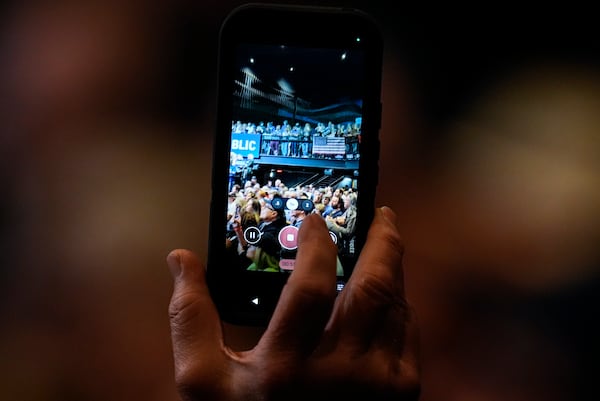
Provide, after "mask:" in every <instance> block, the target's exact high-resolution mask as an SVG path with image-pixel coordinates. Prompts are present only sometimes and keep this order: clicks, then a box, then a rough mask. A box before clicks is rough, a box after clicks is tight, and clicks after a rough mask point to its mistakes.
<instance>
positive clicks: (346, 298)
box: [330, 207, 406, 350]
mask: <svg viewBox="0 0 600 401" xmlns="http://www.w3.org/2000/svg"><path fill="white" fill-rule="evenodd" d="M395 220H396V215H395V214H394V212H393V211H392V210H391V209H389V208H387V207H383V208H380V209H378V210H377V212H376V214H375V218H374V219H373V223H372V225H371V227H370V229H369V234H368V237H367V242H366V244H365V246H364V248H363V250H362V252H361V254H360V257H359V260H358V262H357V264H356V267H355V269H354V271H353V272H352V276H351V277H350V280H349V281H348V284H347V285H346V287H345V288H344V290H343V291H342V292H341V294H340V296H339V299H338V302H337V304H336V309H335V311H334V314H333V318H332V321H331V325H330V328H331V329H332V330H333V335H334V336H335V333H342V335H343V337H344V339H345V341H346V342H347V343H348V344H350V345H351V346H352V347H354V348H356V349H357V350H361V349H365V348H366V347H368V346H369V345H370V344H371V342H372V341H373V340H374V337H375V336H376V335H378V330H380V328H381V327H382V325H383V322H384V320H385V319H386V315H387V314H388V312H389V311H390V310H393V309H397V308H400V309H404V308H405V306H406V305H405V304H406V302H405V299H404V277H403V269H402V256H403V253H404V247H403V243H402V238H401V237H400V234H399V232H398V230H397V228H396V225H395Z"/></svg>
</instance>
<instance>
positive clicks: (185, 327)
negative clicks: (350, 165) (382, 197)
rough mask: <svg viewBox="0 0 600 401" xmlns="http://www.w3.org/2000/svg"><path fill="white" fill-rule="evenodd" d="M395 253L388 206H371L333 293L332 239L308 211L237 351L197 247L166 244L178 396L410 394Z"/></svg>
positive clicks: (408, 313) (413, 343) (413, 326)
mask: <svg viewBox="0 0 600 401" xmlns="http://www.w3.org/2000/svg"><path fill="white" fill-rule="evenodd" d="M402 257H403V243H402V239H401V237H400V234H399V232H398V230H397V228H396V215H395V213H394V212H393V211H392V210H391V209H389V208H387V207H383V208H380V209H377V211H376V213H375V217H374V220H373V223H372V225H371V227H370V230H369V233H368V237H367V243H366V244H365V247H364V248H363V250H362V252H361V255H360V258H359V262H358V264H357V266H356V269H355V271H354V273H353V275H352V277H351V278H350V280H349V281H348V283H347V285H346V287H345V289H344V290H343V291H342V292H341V293H339V295H336V291H335V285H334V284H335V280H336V275H335V269H336V267H335V266H336V247H335V245H334V243H333V242H332V241H330V240H329V233H328V230H327V228H326V224H325V222H324V220H323V219H322V218H321V217H320V216H318V215H312V214H311V215H309V216H307V217H306V218H305V220H304V223H303V224H302V227H301V228H300V231H299V238H298V256H297V260H296V268H295V269H294V271H293V272H292V274H291V275H290V277H289V280H288V282H287V284H286V286H285V287H284V289H283V292H282V294H281V298H280V299H279V302H278V304H277V307H276V310H275V313H274V315H273V318H272V319H271V321H270V323H269V325H268V327H267V328H266V330H265V332H264V334H263V335H262V337H261V339H260V340H259V342H258V344H256V346H255V347H254V348H253V349H250V350H247V351H241V352H238V351H234V350H232V349H231V348H229V347H228V346H227V344H226V343H225V341H224V339H223V332H222V325H221V319H220V317H219V313H218V312H217V309H216V307H215V304H214V303H213V300H212V299H211V296H210V292H209V290H208V287H207V284H206V275H205V274H206V273H205V269H204V268H203V266H202V265H201V264H200V262H199V260H198V258H197V256H196V255H195V254H194V253H192V252H190V251H188V250H184V249H177V250H173V251H172V252H171V253H170V254H169V255H168V257H167V264H168V266H169V269H170V271H171V274H172V276H173V278H174V290H173V295H172V298H171V301H170V305H169V314H170V321H171V337H172V343H173V356H174V363H175V381H176V384H177V388H178V391H179V393H180V395H181V397H182V399H184V400H187V401H196V400H215V401H217V400H227V401H237V400H273V401H277V400H285V401H290V400H334V399H335V400H354V399H357V400H373V401H380V400H410V401H415V400H417V399H418V398H419V393H420V364H419V352H418V348H419V345H418V332H417V330H418V327H417V322H416V318H415V315H414V312H413V310H412V309H411V308H410V306H409V304H408V303H407V301H406V298H405V294H404V279H403V269H402Z"/></svg>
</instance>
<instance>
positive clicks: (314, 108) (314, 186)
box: [222, 44, 364, 276]
mask: <svg viewBox="0 0 600 401" xmlns="http://www.w3.org/2000/svg"><path fill="white" fill-rule="evenodd" d="M363 54H364V52H363V51H361V50H360V48H359V47H356V48H352V47H351V46H350V47H349V48H348V49H330V48H327V49H319V48H299V47H293V46H274V45H269V46H267V45H251V44H248V45H242V46H239V47H238V49H237V51H236V75H235V80H234V82H233V95H234V96H233V104H232V105H231V106H232V109H231V116H232V121H231V131H230V132H223V133H222V134H223V135H230V139H231V141H230V143H231V147H230V163H229V183H228V188H229V204H228V208H227V220H226V221H227V223H226V224H227V238H226V241H227V242H226V243H227V251H228V252H229V253H230V256H232V257H233V258H234V260H236V264H238V265H239V269H242V270H250V271H262V272H289V271H291V270H293V269H294V263H295V257H296V251H297V237H298V230H299V229H300V227H301V225H302V221H303V220H304V218H306V216H307V215H309V214H318V215H320V216H321V217H322V218H323V219H324V220H325V222H326V223H327V227H328V229H329V234H330V237H331V240H332V241H333V242H334V243H335V244H336V246H337V247H338V273H337V274H338V276H344V273H345V272H344V267H345V266H344V260H347V259H348V258H351V257H354V256H355V227H356V219H357V210H356V204H357V199H358V196H359V180H360V177H359V164H360V143H361V135H362V134H363V133H362V131H361V126H362V91H363V88H362V76H363V68H364V65H363V64H364V60H363V57H364V56H363ZM346 273H348V272H347V271H346Z"/></svg>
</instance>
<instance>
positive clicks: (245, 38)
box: [207, 3, 383, 326]
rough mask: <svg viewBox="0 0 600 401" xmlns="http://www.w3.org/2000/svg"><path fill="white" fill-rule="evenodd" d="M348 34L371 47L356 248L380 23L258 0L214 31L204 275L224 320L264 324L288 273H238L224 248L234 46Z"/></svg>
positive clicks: (376, 103)
mask: <svg viewBox="0 0 600 401" xmlns="http://www.w3.org/2000/svg"><path fill="white" fill-rule="evenodd" d="M349 32H351V33H353V34H355V35H359V36H360V37H363V38H365V39H368V41H369V46H368V47H367V46H365V49H364V52H365V54H366V57H365V65H364V68H365V70H364V77H366V78H367V80H366V81H365V82H364V84H363V103H362V114H363V117H362V124H363V126H362V130H363V132H367V133H368V135H363V136H362V138H361V143H360V149H361V150H360V162H359V163H360V170H359V176H360V196H359V197H358V201H357V208H358V210H359V212H358V213H359V224H358V227H357V232H356V238H357V241H356V244H357V249H358V250H360V249H361V248H362V244H363V243H364V241H365V238H366V233H367V230H368V226H369V225H370V222H371V220H372V217H373V213H374V198H375V191H376V188H377V181H378V159H379V139H378V138H379V136H378V132H379V128H380V122H381V103H380V92H381V70H382V53H383V43H382V39H381V33H380V31H379V28H378V26H377V24H376V23H375V22H374V21H373V20H372V19H371V18H370V17H369V16H368V15H366V14H364V13H363V12H361V11H358V10H354V9H346V8H330V7H313V6H310V7H305V6H290V5H273V4H256V3H254V4H247V5H244V6H241V7H238V8H236V9H235V10H234V11H233V12H231V13H230V14H229V15H228V16H227V18H226V19H225V21H224V22H223V25H222V28H221V31H220V37H219V65H218V75H219V81H218V99H217V118H216V121H217V124H216V131H215V138H214V143H213V166H212V185H211V190H212V196H211V207H210V213H211V215H210V223H209V224H210V226H209V248H208V262H207V280H208V285H209V289H210V291H211V296H212V297H213V300H214V302H215V304H216V306H217V309H218V311H219V313H220V315H221V318H222V320H224V321H226V322H229V323H232V324H238V325H254V326H264V325H266V324H267V323H268V321H269V319H270V317H271V315H272V313H273V310H274V308H275V306H276V304H277V301H278V299H279V294H280V292H281V289H282V287H283V285H284V284H285V282H286V281H287V277H288V274H279V273H262V272H247V271H238V270H236V269H235V268H234V267H233V266H232V263H230V262H229V260H228V258H227V256H226V254H225V251H224V248H225V245H224V242H225V241H224V238H225V236H226V228H225V224H224V221H225V217H224V216H225V215H226V207H227V206H226V205H227V196H228V192H229V191H228V189H229V188H228V171H229V163H230V146H231V143H230V138H229V136H228V135H225V133H226V132H229V130H231V121H232V118H231V117H232V115H231V107H232V106H231V102H232V100H231V98H232V93H233V92H234V79H233V77H234V74H235V72H236V71H235V49H236V47H237V46H238V44H240V43H246V42H250V43H259V44H269V45H278V44H279V43H285V44H286V45H288V46H302V47H308V48H314V47H318V48H337V47H341V46H343V45H344V44H345V42H348V40H349V39H348V38H349ZM357 256H358V255H357ZM350 272H351V271H350ZM348 276H349V274H348ZM344 279H345V280H347V279H348V277H345V278H344Z"/></svg>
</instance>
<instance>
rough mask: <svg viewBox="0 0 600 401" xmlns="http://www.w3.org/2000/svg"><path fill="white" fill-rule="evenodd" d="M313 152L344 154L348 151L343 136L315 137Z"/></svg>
mask: <svg viewBox="0 0 600 401" xmlns="http://www.w3.org/2000/svg"><path fill="white" fill-rule="evenodd" d="M312 152H313V154H322V155H344V154H345V153H346V141H345V138H344V137H343V136H335V137H325V136H315V137H313V150H312Z"/></svg>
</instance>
